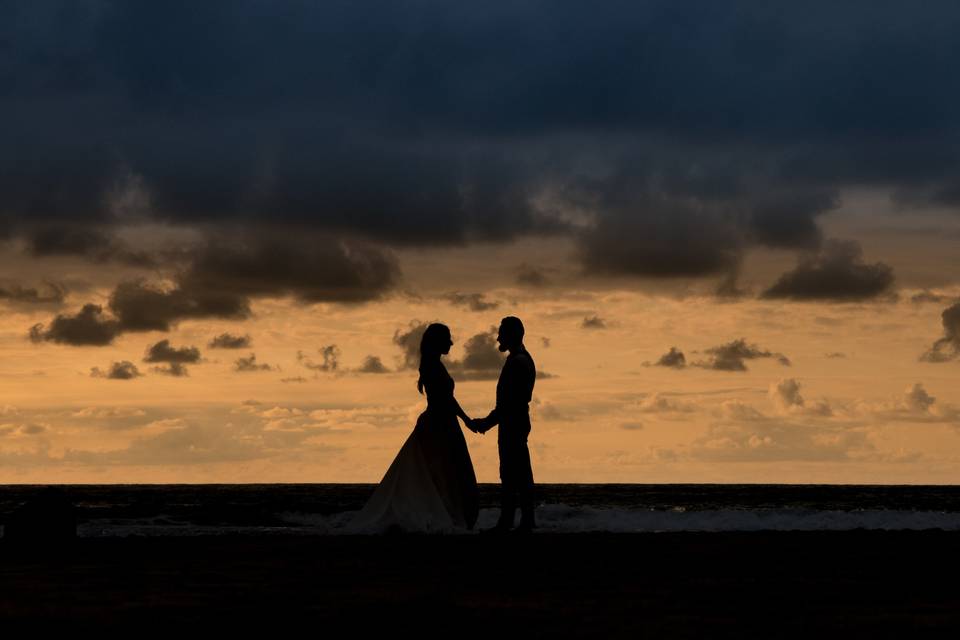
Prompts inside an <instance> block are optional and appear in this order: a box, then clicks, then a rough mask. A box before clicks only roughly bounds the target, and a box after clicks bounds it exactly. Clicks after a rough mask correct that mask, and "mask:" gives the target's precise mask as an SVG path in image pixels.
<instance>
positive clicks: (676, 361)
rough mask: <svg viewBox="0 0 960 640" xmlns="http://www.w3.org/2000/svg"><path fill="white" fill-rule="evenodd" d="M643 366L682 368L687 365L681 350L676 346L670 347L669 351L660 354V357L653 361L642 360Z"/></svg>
mask: <svg viewBox="0 0 960 640" xmlns="http://www.w3.org/2000/svg"><path fill="white" fill-rule="evenodd" d="M643 364H644V366H648V367H650V366H653V367H669V368H671V369H683V368H684V367H686V366H687V357H686V356H685V355H683V351H680V349H677V348H676V347H670V351H667V352H666V353H665V354H663V355H662V356H660V358H659V359H658V360H657V361H656V362H654V363H652V364H651V363H649V362H644V363H643Z"/></svg>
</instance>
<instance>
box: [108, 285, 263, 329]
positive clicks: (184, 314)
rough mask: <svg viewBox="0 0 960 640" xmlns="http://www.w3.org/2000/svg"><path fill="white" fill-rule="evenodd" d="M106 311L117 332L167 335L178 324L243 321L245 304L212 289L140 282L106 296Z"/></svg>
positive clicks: (232, 296)
mask: <svg viewBox="0 0 960 640" xmlns="http://www.w3.org/2000/svg"><path fill="white" fill-rule="evenodd" d="M110 310H111V311H112V312H113V314H114V315H115V316H116V318H117V320H118V327H119V329H120V331H169V330H170V329H171V327H172V326H174V325H175V324H176V323H178V322H179V321H181V320H185V319H196V318H224V319H243V318H247V317H248V316H249V315H250V304H249V301H248V300H247V299H246V298H245V297H243V296H238V295H236V294H234V293H231V292H227V291H223V290H216V289H215V288H213V287H211V288H195V287H187V288H184V287H182V286H178V287H175V288H161V287H158V286H154V285H150V284H147V283H145V282H143V281H131V282H124V283H121V284H120V285H118V286H117V287H116V288H115V289H114V291H113V293H112V294H111V296H110Z"/></svg>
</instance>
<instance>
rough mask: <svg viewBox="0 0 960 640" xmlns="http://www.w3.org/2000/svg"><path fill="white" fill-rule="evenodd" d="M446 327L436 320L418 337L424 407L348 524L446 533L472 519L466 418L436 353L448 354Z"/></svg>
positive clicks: (474, 500) (474, 498) (474, 503)
mask: <svg viewBox="0 0 960 640" xmlns="http://www.w3.org/2000/svg"><path fill="white" fill-rule="evenodd" d="M452 345H453V340H451V338H450V329H448V328H447V327H446V326H445V325H443V324H439V323H435V324H431V325H430V326H428V327H427V329H426V331H425V332H424V334H423V338H422V339H421V341H420V379H419V380H418V381H417V390H418V391H420V393H421V394H422V393H423V392H424V390H426V392H427V409H426V411H424V412H423V413H421V414H420V417H419V418H418V419H417V424H416V426H415V427H414V428H413V432H412V433H411V434H410V436H409V437H408V438H407V441H406V442H405V443H404V444H403V447H401V448H400V452H399V453H398V454H397V457H396V458H394V460H393V463H392V464H391V465H390V468H389V469H387V473H386V475H384V476H383V480H381V481H380V484H379V485H377V488H376V490H375V491H374V493H373V495H372V496H371V497H370V499H369V500H368V501H367V504H366V505H365V506H364V507H363V509H362V510H361V511H360V512H359V513H358V514H357V516H356V517H355V518H354V519H353V521H352V522H351V528H353V529H356V530H360V531H370V532H385V531H389V530H395V529H399V530H402V531H449V530H453V529H458V528H466V529H472V528H473V525H474V523H475V522H476V521H477V513H478V509H479V498H478V492H477V477H476V475H475V474H474V471H473V463H472V462H471V461H470V452H469V451H468V450H467V442H466V440H465V439H464V437H463V432H462V431H461V430H460V423H459V422H457V418H458V417H459V418H460V419H461V420H463V421H464V424H467V425H469V424H470V418H469V417H468V416H467V414H466V413H465V412H464V411H463V409H461V408H460V404H459V403H458V402H457V400H456V398H454V396H453V387H454V382H453V378H451V377H450V374H449V373H447V369H446V367H444V366H443V362H441V361H440V356H442V355H444V354H447V353H449V352H450V347H451V346H452Z"/></svg>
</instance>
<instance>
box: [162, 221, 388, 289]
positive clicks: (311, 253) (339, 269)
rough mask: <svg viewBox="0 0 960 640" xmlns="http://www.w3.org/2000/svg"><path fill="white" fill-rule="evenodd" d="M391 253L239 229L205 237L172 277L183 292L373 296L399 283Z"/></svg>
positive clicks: (346, 243)
mask: <svg viewBox="0 0 960 640" xmlns="http://www.w3.org/2000/svg"><path fill="white" fill-rule="evenodd" d="M399 277H400V269H399V266H398V264H397V260H396V258H395V257H394V255H393V254H392V253H390V252H389V251H386V250H384V249H382V248H380V247H377V246H375V245H371V244H369V243H365V242H358V241H352V240H346V239H342V238H338V237H334V236H330V235H323V234H321V235H318V234H292V233H280V234H272V233H268V232H267V231H264V230H261V231H259V232H249V233H240V234H238V235H237V236H236V237H231V238H229V241H227V240H224V239H216V240H209V241H208V242H207V243H206V244H205V245H203V246H202V247H201V248H199V249H198V250H197V251H196V253H195V254H194V255H193V256H192V257H191V264H190V266H189V268H188V269H187V270H186V272H184V273H183V274H182V275H181V276H180V277H179V280H178V283H179V287H180V289H182V290H184V291H186V292H204V293H207V294H209V293H210V292H224V293H227V294H230V295H233V296H236V297H238V298H247V297H258V296H272V297H277V296H292V297H294V298H295V299H296V300H298V301H299V302H302V303H308V304H309V303H316V302H341V303H358V302H366V301H369V300H374V299H377V298H379V297H381V296H383V295H384V294H386V293H388V292H389V291H390V290H392V289H393V288H394V287H395V286H396V284H397V283H398V282H399Z"/></svg>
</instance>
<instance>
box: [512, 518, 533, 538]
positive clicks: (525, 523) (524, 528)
mask: <svg viewBox="0 0 960 640" xmlns="http://www.w3.org/2000/svg"><path fill="white" fill-rule="evenodd" d="M535 528H536V525H535V524H533V521H532V520H521V521H520V524H519V525H518V526H517V528H516V529H514V530H513V531H511V532H510V534H511V535H518V536H528V535H530V534H531V533H533V530H534V529H535Z"/></svg>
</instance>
